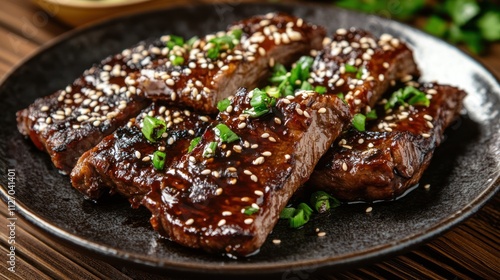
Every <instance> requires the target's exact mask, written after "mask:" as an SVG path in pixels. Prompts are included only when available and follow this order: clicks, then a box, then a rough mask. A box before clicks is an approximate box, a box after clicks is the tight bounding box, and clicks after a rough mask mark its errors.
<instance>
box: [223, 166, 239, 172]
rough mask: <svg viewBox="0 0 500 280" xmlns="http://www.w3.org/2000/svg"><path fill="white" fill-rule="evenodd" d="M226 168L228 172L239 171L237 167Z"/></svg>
mask: <svg viewBox="0 0 500 280" xmlns="http://www.w3.org/2000/svg"><path fill="white" fill-rule="evenodd" d="M226 170H227V171H228V172H236V171H238V170H237V169H236V168H235V167H228V168H226Z"/></svg>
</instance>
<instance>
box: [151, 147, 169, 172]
mask: <svg viewBox="0 0 500 280" xmlns="http://www.w3.org/2000/svg"><path fill="white" fill-rule="evenodd" d="M166 156H167V155H166V154H165V153H164V152H162V151H155V152H154V153H153V167H154V168H155V169H156V170H162V169H163V168H164V167H165V157H166Z"/></svg>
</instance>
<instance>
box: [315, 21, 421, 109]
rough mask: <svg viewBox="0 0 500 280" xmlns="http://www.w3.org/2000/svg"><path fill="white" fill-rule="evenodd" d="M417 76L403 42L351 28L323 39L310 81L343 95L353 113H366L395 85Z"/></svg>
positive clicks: (411, 53) (412, 60)
mask: <svg viewBox="0 0 500 280" xmlns="http://www.w3.org/2000/svg"><path fill="white" fill-rule="evenodd" d="M419 75H420V73H419V70H418V67H417V64H416V63H415V61H414V59H413V52H412V51H411V50H410V49H409V47H408V46H407V45H406V44H405V43H404V42H402V41H400V40H398V39H396V38H393V37H392V36H391V35H389V34H383V35H382V36H380V38H376V37H375V36H373V35H372V34H370V33H369V32H366V31H363V30H359V29H355V28H352V29H349V30H345V29H338V30H337V31H336V32H335V34H333V36H332V38H325V39H324V41H323V49H322V51H321V52H319V53H318V54H317V56H316V58H315V61H314V64H313V66H312V73H311V80H310V82H311V84H312V85H313V86H317V85H321V86H325V87H326V88H327V89H328V93H333V94H339V93H342V94H343V95H344V98H345V100H346V101H347V103H348V104H349V107H350V108H351V113H352V114H355V113H363V114H365V113H366V112H368V111H370V110H371V107H373V106H374V105H375V103H376V102H377V100H379V99H380V98H381V97H382V95H383V94H384V92H386V91H387V89H388V88H389V87H390V86H391V85H394V84H395V82H398V81H400V80H404V81H409V80H411V79H412V78H413V77H418V76H419Z"/></svg>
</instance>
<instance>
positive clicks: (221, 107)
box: [217, 98, 231, 112]
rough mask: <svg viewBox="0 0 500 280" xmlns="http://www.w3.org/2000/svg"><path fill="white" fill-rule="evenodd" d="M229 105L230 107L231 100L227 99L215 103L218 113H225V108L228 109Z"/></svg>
mask: <svg viewBox="0 0 500 280" xmlns="http://www.w3.org/2000/svg"><path fill="white" fill-rule="evenodd" d="M229 105H231V100H229V99H228V98H224V99H222V100H221V101H219V102H217V109H218V110H219V112H224V111H226V109H227V107H229Z"/></svg>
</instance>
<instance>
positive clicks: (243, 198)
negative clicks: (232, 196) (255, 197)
mask: <svg viewBox="0 0 500 280" xmlns="http://www.w3.org/2000/svg"><path fill="white" fill-rule="evenodd" d="M249 200H250V198H249V197H247V196H244V197H242V198H241V201H243V202H247V201H249Z"/></svg>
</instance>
